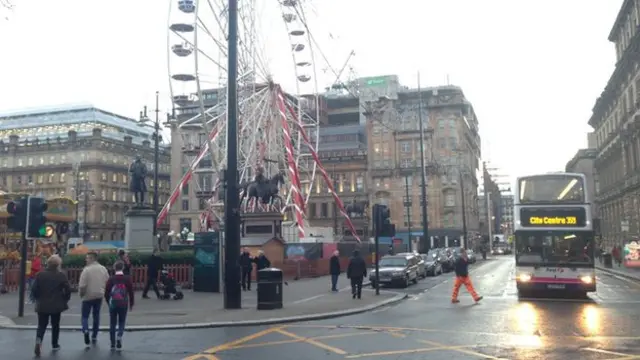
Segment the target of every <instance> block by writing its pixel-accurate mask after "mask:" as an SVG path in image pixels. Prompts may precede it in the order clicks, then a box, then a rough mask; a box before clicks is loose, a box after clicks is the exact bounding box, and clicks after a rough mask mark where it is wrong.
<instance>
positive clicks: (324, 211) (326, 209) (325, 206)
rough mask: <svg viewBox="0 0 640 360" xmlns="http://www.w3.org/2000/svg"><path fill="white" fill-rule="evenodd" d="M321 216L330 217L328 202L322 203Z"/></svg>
mask: <svg viewBox="0 0 640 360" xmlns="http://www.w3.org/2000/svg"><path fill="white" fill-rule="evenodd" d="M320 217H321V218H327V217H329V205H328V204H327V203H322V204H320Z"/></svg>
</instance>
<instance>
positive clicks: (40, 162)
mask: <svg viewBox="0 0 640 360" xmlns="http://www.w3.org/2000/svg"><path fill="white" fill-rule="evenodd" d="M38 162H39V164H40V165H44V156H40V159H39V161H38Z"/></svg>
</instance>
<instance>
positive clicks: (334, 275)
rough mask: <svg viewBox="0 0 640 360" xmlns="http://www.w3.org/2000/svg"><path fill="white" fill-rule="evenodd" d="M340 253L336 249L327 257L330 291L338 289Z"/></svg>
mask: <svg viewBox="0 0 640 360" xmlns="http://www.w3.org/2000/svg"><path fill="white" fill-rule="evenodd" d="M340 272H341V269H340V253H339V252H338V250H336V251H334V252H333V256H331V259H329V273H330V274H331V291H338V277H340Z"/></svg>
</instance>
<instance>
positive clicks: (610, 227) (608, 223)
mask: <svg viewBox="0 0 640 360" xmlns="http://www.w3.org/2000/svg"><path fill="white" fill-rule="evenodd" d="M609 41H611V42H613V43H614V44H615V49H616V60H617V62H616V68H615V71H614V72H613V74H612V75H611V78H610V79H609V82H608V83H607V85H606V87H605V89H604V91H603V92H602V94H601V95H600V97H599V98H598V99H597V100H596V104H595V106H594V108H593V115H592V116H591V119H590V120H589V125H590V126H592V127H593V129H594V132H595V142H596V153H597V154H596V159H595V162H594V166H595V171H596V175H597V180H596V183H597V184H598V186H597V194H596V203H597V205H598V209H599V213H600V214H599V215H600V218H601V231H602V238H603V241H604V244H605V247H611V246H612V245H614V244H622V243H623V242H624V241H628V240H629V239H630V238H636V237H638V236H640V0H625V1H624V3H623V5H622V8H621V9H620V12H619V13H618V16H617V18H616V21H615V23H614V25H613V28H612V30H611V33H610V34H609Z"/></svg>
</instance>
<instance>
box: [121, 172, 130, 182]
mask: <svg viewBox="0 0 640 360" xmlns="http://www.w3.org/2000/svg"><path fill="white" fill-rule="evenodd" d="M127 181H129V180H128V179H127V175H126V174H122V183H123V184H126V183H127Z"/></svg>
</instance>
